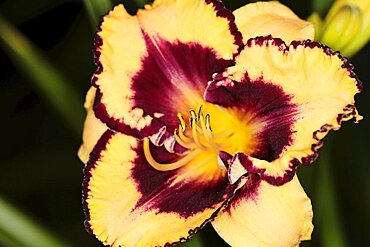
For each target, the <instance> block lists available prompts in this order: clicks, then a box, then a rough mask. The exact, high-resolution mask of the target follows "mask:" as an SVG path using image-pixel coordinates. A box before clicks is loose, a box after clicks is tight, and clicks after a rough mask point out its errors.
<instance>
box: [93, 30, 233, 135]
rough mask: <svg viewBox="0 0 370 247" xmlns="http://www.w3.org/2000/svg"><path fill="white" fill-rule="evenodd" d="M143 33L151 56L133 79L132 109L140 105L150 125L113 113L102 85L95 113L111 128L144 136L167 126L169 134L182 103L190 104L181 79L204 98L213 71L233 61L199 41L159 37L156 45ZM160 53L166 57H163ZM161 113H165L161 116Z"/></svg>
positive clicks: (143, 62)
mask: <svg viewBox="0 0 370 247" xmlns="http://www.w3.org/2000/svg"><path fill="white" fill-rule="evenodd" d="M144 36H145V40H146V45H147V52H148V55H147V56H146V57H145V58H143V60H142V64H143V65H142V70H141V71H139V72H138V73H137V74H136V75H135V76H134V77H133V78H132V87H131V88H132V91H133V92H134V96H133V99H134V102H135V103H134V105H133V109H135V108H141V109H143V110H144V117H145V116H147V115H150V116H151V117H153V118H154V120H153V121H152V123H151V125H150V126H149V127H147V128H144V129H142V130H140V131H139V130H135V129H132V128H131V127H130V126H127V125H125V124H124V123H123V122H122V121H121V120H119V119H115V118H114V117H112V116H110V115H109V114H108V112H107V110H106V106H105V105H104V104H103V103H102V102H101V98H102V92H101V91H100V90H99V88H98V90H97V94H96V98H95V103H94V111H95V114H96V116H97V117H98V118H99V119H101V120H102V121H103V122H105V123H106V124H107V125H108V126H109V127H110V128H112V129H114V130H117V131H120V132H122V133H126V134H129V135H133V136H139V137H141V138H142V137H146V136H150V135H153V134H154V133H156V132H157V131H158V130H159V129H160V128H161V127H162V126H164V125H165V126H167V131H169V132H170V133H172V132H173V130H174V129H175V128H176V127H178V119H177V113H178V111H179V107H181V108H186V107H185V106H184V105H183V104H188V102H183V101H182V99H184V97H183V96H184V92H183V91H182V90H181V88H180V89H179V88H178V86H179V85H180V84H179V83H180V81H179V79H181V83H186V85H185V86H186V87H188V88H189V89H190V90H191V91H193V92H194V93H195V94H198V95H199V97H202V95H203V92H204V89H205V87H206V84H207V82H208V81H209V80H211V78H212V74H213V73H216V72H220V71H222V70H223V69H225V68H226V67H228V66H230V65H232V61H230V60H224V59H219V58H217V57H216V53H215V52H214V51H213V50H212V49H210V48H207V47H203V46H202V45H201V44H198V43H182V42H174V43H170V42H168V41H166V40H164V39H161V38H159V37H158V38H156V41H155V42H156V43H155V44H154V43H153V39H151V38H149V37H148V35H145V34H144ZM161 53H162V54H166V57H165V58H163V57H162V55H161ZM94 78H96V77H94ZM93 80H94V79H93ZM188 109H189V108H187V111H188ZM158 114H161V115H162V116H161V117H158Z"/></svg>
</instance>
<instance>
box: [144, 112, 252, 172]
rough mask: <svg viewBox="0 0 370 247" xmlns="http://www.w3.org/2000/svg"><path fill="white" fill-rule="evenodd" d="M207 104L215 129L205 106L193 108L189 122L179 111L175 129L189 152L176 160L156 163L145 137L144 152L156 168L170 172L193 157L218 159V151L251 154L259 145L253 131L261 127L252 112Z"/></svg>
mask: <svg viewBox="0 0 370 247" xmlns="http://www.w3.org/2000/svg"><path fill="white" fill-rule="evenodd" d="M208 107H209V108H210V109H209V110H210V112H211V114H212V116H214V117H215V126H216V127H217V130H216V132H213V131H212V128H211V117H210V114H208V113H204V112H203V110H204V108H203V106H201V107H199V110H198V113H196V111H194V110H191V111H190V115H189V121H188V123H187V122H186V121H185V119H184V117H183V115H182V114H181V113H178V114H177V117H178V119H179V122H180V124H179V127H178V128H177V129H175V131H174V139H175V141H176V142H177V143H178V144H180V145H181V146H182V147H184V148H186V149H187V151H186V152H184V153H182V154H179V155H180V156H179V157H180V158H179V159H178V160H176V161H175V162H172V163H159V162H157V161H156V160H155V159H154V158H153V156H152V153H151V151H150V140H149V138H144V140H143V150H144V155H145V157H146V160H147V161H148V163H149V164H150V165H151V166H152V167H153V168H155V169H157V170H159V171H169V170H174V169H177V168H180V167H182V166H184V165H186V164H188V163H189V162H190V161H192V160H193V159H197V160H204V161H205V160H207V162H209V160H214V161H216V160H217V155H218V152H219V151H225V152H228V153H230V154H232V155H233V154H235V153H237V152H243V153H251V152H252V150H254V149H255V148H256V143H257V142H258V141H257V139H258V138H255V137H254V133H256V129H258V128H257V127H259V126H257V125H256V124H254V123H253V121H251V120H250V115H249V114H240V112H239V113H236V112H235V111H233V110H230V109H229V110H226V111H225V109H222V108H219V107H215V106H212V105H207V108H208ZM240 116H244V117H242V118H241V117H240ZM252 139H253V140H252Z"/></svg>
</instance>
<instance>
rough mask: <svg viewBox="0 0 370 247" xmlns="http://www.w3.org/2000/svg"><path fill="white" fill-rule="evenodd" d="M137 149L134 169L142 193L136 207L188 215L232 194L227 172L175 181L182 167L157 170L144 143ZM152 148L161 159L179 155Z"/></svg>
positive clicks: (138, 187)
mask: <svg viewBox="0 0 370 247" xmlns="http://www.w3.org/2000/svg"><path fill="white" fill-rule="evenodd" d="M136 152H137V154H138V156H137V158H136V160H135V162H134V163H135V166H134V167H133V168H132V170H131V172H132V177H133V179H134V180H135V181H136V183H137V189H138V191H139V192H140V193H141V194H142V197H141V199H140V200H139V201H138V203H137V205H136V207H141V206H143V205H144V204H145V207H147V208H148V209H158V210H159V212H167V213H170V212H173V213H177V214H179V215H180V216H181V217H183V218H187V217H190V216H192V215H193V214H196V213H199V212H202V211H203V210H204V209H205V208H207V207H209V206H211V205H214V204H217V203H220V202H222V201H225V200H226V199H227V198H228V197H229V196H228V194H229V190H230V188H229V187H230V186H229V184H228V183H227V179H226V176H225V177H220V178H219V179H215V180H214V181H208V182H202V178H201V177H199V179H197V180H195V179H194V180H191V181H183V182H179V183H176V184H174V183H173V182H174V180H175V179H176V178H177V175H178V174H179V170H172V171H168V172H161V171H157V170H155V169H154V168H152V167H151V166H150V165H149V164H148V163H147V161H146V158H145V156H144V153H143V151H142V145H139V146H138V147H137V150H136ZM151 152H152V154H153V157H156V160H157V161H158V162H160V163H170V162H173V161H175V160H176V158H178V156H177V155H175V154H170V153H168V152H167V151H166V150H165V149H164V148H163V147H156V146H154V145H152V146H151ZM184 169H186V167H185V168H184ZM153 198H154V199H153ZM152 199H153V200H152ZM148 202H149V203H148Z"/></svg>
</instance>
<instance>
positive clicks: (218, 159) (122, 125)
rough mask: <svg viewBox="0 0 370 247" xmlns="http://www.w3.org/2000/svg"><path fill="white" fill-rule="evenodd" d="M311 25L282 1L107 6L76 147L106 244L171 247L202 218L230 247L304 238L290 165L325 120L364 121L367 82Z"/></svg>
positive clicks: (86, 197)
mask: <svg viewBox="0 0 370 247" xmlns="http://www.w3.org/2000/svg"><path fill="white" fill-rule="evenodd" d="M313 33H314V30H313V27H312V25H311V24H309V23H307V22H305V21H303V20H300V19H299V18H298V17H297V16H296V15H295V14H294V13H293V12H292V11H291V10H289V9H288V8H287V7H285V6H283V5H281V4H280V3H277V2H260V3H255V4H248V5H246V6H244V7H242V8H240V9H238V10H236V11H234V13H231V12H230V11H228V10H227V9H226V8H225V7H224V6H223V4H222V3H221V2H219V1H216V0H181V1H175V0H156V1H154V3H153V4H152V5H146V6H145V9H144V10H139V11H138V12H137V14H136V15H135V16H131V15H129V14H128V13H127V12H126V10H125V9H124V7H123V5H118V6H116V7H115V8H114V9H113V10H112V11H110V12H109V13H108V14H107V15H106V16H105V17H104V18H103V21H102V24H101V25H100V28H99V31H98V33H97V36H96V40H95V55H96V64H97V65H98V70H97V71H96V73H95V74H94V76H93V78H92V84H93V87H92V88H91V89H90V90H89V92H88V94H87V96H86V103H85V107H86V109H87V118H86V122H85V126H84V133H83V145H82V146H81V148H80V150H79V157H80V158H81V160H82V161H83V162H84V163H85V164H86V166H85V168H84V182H83V201H84V209H85V213H86V218H87V219H86V221H85V222H86V227H87V229H88V230H89V231H90V232H91V233H92V234H93V235H95V236H96V237H97V238H98V239H99V240H100V241H102V242H103V243H104V244H107V245H110V246H172V245H176V244H178V243H180V242H184V241H186V240H188V239H189V238H190V237H191V236H192V235H194V234H195V233H196V232H197V231H198V230H199V229H201V228H202V227H203V226H204V225H205V224H207V223H208V222H210V221H212V225H213V226H214V228H215V230H216V231H217V232H218V234H219V235H220V236H221V237H222V238H223V239H225V241H226V242H228V243H229V244H230V245H232V246H296V245H298V244H299V243H300V241H302V240H307V239H309V238H310V236H311V232H312V230H313V225H312V216H313V214H312V207H311V203H310V200H309V198H308V197H307V196H306V194H305V192H304V190H303V189H302V187H301V185H300V183H299V181H298V178H297V176H296V175H295V171H296V167H297V166H298V165H299V164H309V163H311V162H313V161H314V160H315V158H316V157H317V156H318V154H317V150H318V149H319V148H320V147H321V146H322V142H321V139H322V138H324V136H325V135H326V134H327V133H328V131H329V130H331V129H334V130H338V129H339V128H340V124H341V122H342V121H347V120H350V119H352V118H354V119H355V120H359V119H360V116H359V115H358V114H357V110H356V108H355V106H354V95H355V94H356V93H358V92H360V91H361V84H360V82H359V80H358V79H357V77H356V76H355V74H354V72H353V68H352V65H351V64H350V63H348V61H347V59H345V58H343V57H341V56H340V55H339V53H338V52H334V51H332V50H331V49H330V48H328V47H326V46H323V45H321V44H319V43H315V42H311V41H310V40H308V39H312V38H313ZM288 43H290V45H287V44H288Z"/></svg>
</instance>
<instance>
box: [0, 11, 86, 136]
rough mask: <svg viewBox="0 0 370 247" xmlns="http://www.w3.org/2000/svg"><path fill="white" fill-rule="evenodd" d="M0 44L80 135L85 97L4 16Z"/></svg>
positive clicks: (0, 25) (1, 21)
mask: <svg viewBox="0 0 370 247" xmlns="http://www.w3.org/2000/svg"><path fill="white" fill-rule="evenodd" d="M0 45H1V46H2V47H3V49H4V51H5V52H6V53H7V54H8V56H9V57H10V59H11V60H12V61H13V63H14V64H15V66H16V67H17V69H19V70H20V71H21V72H23V73H24V74H25V75H27V76H28V77H29V78H30V79H31V81H32V82H33V86H34V87H35V89H36V90H38V92H39V93H40V95H41V96H43V97H44V99H46V101H47V102H48V103H50V104H51V105H52V106H53V107H54V109H56V110H57V111H58V113H59V114H60V115H61V116H62V117H63V120H64V121H66V123H67V124H68V125H69V127H70V128H71V129H72V131H73V132H74V133H75V134H76V135H78V136H79V135H80V133H81V129H82V123H83V118H84V115H85V113H84V111H83V107H82V104H83V100H82V98H80V97H79V95H78V94H76V92H75V91H74V90H73V88H72V87H71V86H70V85H72V83H71V82H69V81H68V80H67V79H66V78H65V77H64V76H63V74H61V73H60V72H59V71H58V70H57V69H56V68H55V67H54V66H53V65H52V64H51V63H50V61H48V60H47V59H46V58H45V57H44V55H43V54H42V52H41V51H40V50H39V49H38V48H37V47H36V46H34V45H33V44H32V43H31V42H30V41H29V40H28V39H27V38H26V37H25V36H24V35H23V34H22V33H20V32H19V31H18V30H17V29H16V28H15V27H14V26H13V25H12V24H11V23H9V22H8V21H6V20H5V19H4V18H3V17H2V16H1V15H0Z"/></svg>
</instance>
